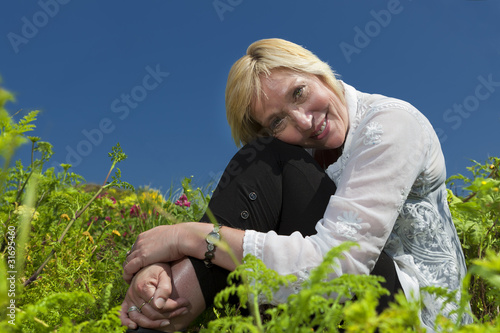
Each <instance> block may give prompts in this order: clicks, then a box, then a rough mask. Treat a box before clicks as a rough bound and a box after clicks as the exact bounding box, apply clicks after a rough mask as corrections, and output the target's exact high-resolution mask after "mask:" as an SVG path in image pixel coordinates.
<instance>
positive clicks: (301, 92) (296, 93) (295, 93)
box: [293, 86, 304, 101]
mask: <svg viewBox="0 0 500 333" xmlns="http://www.w3.org/2000/svg"><path fill="white" fill-rule="evenodd" d="M303 95H304V86H300V87H298V88H297V89H295V90H294V91H293V99H294V100H296V101H297V100H299V99H300V98H301V97H302V96H303Z"/></svg>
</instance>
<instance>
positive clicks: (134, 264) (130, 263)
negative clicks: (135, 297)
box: [123, 254, 145, 284]
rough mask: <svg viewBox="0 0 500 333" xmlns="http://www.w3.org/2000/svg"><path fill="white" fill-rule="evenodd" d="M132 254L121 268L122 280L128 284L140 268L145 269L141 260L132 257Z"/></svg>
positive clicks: (137, 257)
mask: <svg viewBox="0 0 500 333" xmlns="http://www.w3.org/2000/svg"><path fill="white" fill-rule="evenodd" d="M133 255H134V254H131V255H130V257H129V258H127V262H126V264H125V266H124V267H123V279H124V280H125V281H126V282H127V283H129V284H130V282H131V281H132V278H133V277H134V274H135V273H137V272H138V271H139V270H140V269H141V268H143V267H145V265H144V262H143V260H142V259H141V257H140V256H136V257H133V258H132V256H133Z"/></svg>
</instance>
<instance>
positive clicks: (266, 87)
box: [252, 69, 349, 149]
mask: <svg viewBox="0 0 500 333" xmlns="http://www.w3.org/2000/svg"><path fill="white" fill-rule="evenodd" d="M260 81H261V83H262V91H263V94H262V96H261V99H260V101H258V102H255V103H254V105H253V106H254V107H253V114H252V116H253V117H254V118H255V120H256V121H257V122H258V123H259V124H260V125H261V126H263V127H264V128H267V129H269V130H270V131H271V133H273V136H274V137H276V138H278V139H280V140H281V141H284V142H287V143H290V144H294V145H299V146H302V147H307V148H317V149H333V148H338V147H340V146H341V145H342V144H343V143H344V139H345V137H346V133H347V130H348V127H349V116H348V112H347V107H346V106H345V105H344V104H342V102H341V101H340V99H339V98H338V97H337V95H335V93H334V92H333V91H331V90H330V89H329V88H328V87H327V86H326V85H325V84H324V83H323V82H322V81H321V80H320V79H319V78H318V77H317V76H315V75H311V74H304V73H297V72H294V71H291V70H286V69H277V70H273V71H272V72H271V75H269V76H267V77H266V76H264V75H263V76H261V78H260Z"/></svg>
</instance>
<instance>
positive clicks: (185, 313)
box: [181, 309, 189, 316]
mask: <svg viewBox="0 0 500 333" xmlns="http://www.w3.org/2000/svg"><path fill="white" fill-rule="evenodd" d="M188 313H189V310H187V309H186V310H184V311H182V312H181V316H184V315H187V314H188Z"/></svg>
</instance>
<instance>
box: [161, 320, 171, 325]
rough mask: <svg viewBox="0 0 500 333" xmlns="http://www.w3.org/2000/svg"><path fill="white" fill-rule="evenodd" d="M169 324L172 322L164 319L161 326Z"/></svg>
mask: <svg viewBox="0 0 500 333" xmlns="http://www.w3.org/2000/svg"><path fill="white" fill-rule="evenodd" d="M167 325H170V322H169V321H168V320H165V321H162V322H161V324H160V326H161V327H165V326H167Z"/></svg>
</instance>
